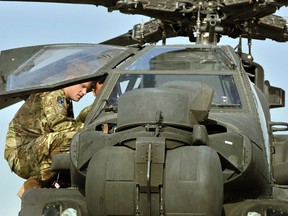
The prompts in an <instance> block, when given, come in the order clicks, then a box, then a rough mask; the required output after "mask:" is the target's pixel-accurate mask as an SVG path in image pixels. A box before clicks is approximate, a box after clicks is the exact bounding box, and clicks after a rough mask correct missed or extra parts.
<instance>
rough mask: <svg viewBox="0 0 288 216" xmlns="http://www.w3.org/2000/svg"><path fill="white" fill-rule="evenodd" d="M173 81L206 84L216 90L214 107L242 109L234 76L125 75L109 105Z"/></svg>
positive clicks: (116, 86)
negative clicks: (124, 96) (140, 91)
mask: <svg viewBox="0 0 288 216" xmlns="http://www.w3.org/2000/svg"><path fill="white" fill-rule="evenodd" d="M171 81H173V82H175V81H191V82H201V83H205V84H207V85H208V86H209V87H210V88H212V89H214V95H213V100H212V107H213V106H214V107H233V108H241V101H240V97H239V94H238V91H237V87H236V84H235V81H234V79H233V76H232V75H203V74H189V75H187V74H182V75H181V74H177V75H175V74H123V75H121V76H120V77H119V79H118V81H117V83H116V85H115V86H114V89H113V91H112V92H111V94H110V96H109V98H108V103H109V105H115V106H116V105H117V101H118V98H119V97H120V96H121V95H122V94H124V93H125V92H128V91H131V90H134V89H141V88H156V87H159V86H161V85H163V84H164V83H167V82H171Z"/></svg>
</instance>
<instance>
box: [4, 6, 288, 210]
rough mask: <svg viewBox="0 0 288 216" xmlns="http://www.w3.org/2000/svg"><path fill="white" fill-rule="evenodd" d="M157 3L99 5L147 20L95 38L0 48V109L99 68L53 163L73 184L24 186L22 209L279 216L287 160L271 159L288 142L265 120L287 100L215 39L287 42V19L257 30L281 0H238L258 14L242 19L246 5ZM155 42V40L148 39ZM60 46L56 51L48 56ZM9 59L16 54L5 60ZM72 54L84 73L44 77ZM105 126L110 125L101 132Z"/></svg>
mask: <svg viewBox="0 0 288 216" xmlns="http://www.w3.org/2000/svg"><path fill="white" fill-rule="evenodd" d="M88 3H91V2H88ZM92 3H94V2H92ZM164 3H165V2H158V5H157V4H155V2H149V4H148V3H147V2H143V3H142V2H141V3H138V2H137V3H135V2H120V1H119V2H116V3H113V2H108V3H107V2H97V4H99V5H102V4H105V5H104V6H106V7H108V9H109V10H114V9H117V8H118V9H120V10H121V11H123V12H125V13H126V12H127V13H128V12H129V13H139V14H144V15H149V16H152V17H154V16H155V17H156V19H152V20H151V21H150V22H148V23H145V24H140V25H136V26H135V27H134V29H133V31H130V32H128V33H127V34H124V35H122V36H120V37H117V38H114V39H111V40H108V41H105V42H103V43H101V44H97V45H87V44H75V45H51V46H37V47H29V48H25V49H24V48H23V49H22V50H21V49H20V50H19V49H17V50H7V51H5V52H2V53H1V67H2V66H3V65H4V67H3V68H1V69H2V71H4V72H7V73H6V75H7V77H5V76H2V82H3V84H5V91H4V89H2V90H1V92H2V93H1V98H3V99H4V101H3V103H2V101H1V105H2V104H5V105H7V104H10V103H12V102H13V101H12V102H11V99H18V100H19V98H20V99H21V97H23V96H25V95H27V94H31V93H34V92H38V91H46V90H53V89H56V88H59V86H65V85H68V84H71V83H72V84H73V83H77V82H80V81H83V80H92V79H94V78H95V77H98V76H102V75H103V74H108V77H107V80H106V82H105V85H104V86H103V89H102V92H101V94H100V95H99V97H97V98H96V100H95V102H94V104H93V108H92V111H91V112H90V113H89V116H88V118H87V120H86V128H85V130H84V131H82V132H79V133H78V134H77V135H76V136H75V137H74V139H73V141H72V143H71V155H69V156H68V155H58V156H57V157H55V158H54V160H53V165H54V167H53V169H54V170H55V171H57V172H59V173H60V175H61V173H64V172H67V171H68V173H69V174H70V175H71V187H69V188H59V189H51V188H43V189H32V190H30V191H27V192H26V194H25V195H24V197H23V200H22V209H21V212H20V215H61V214H62V215H65V214H66V215H184V214H185V215H285V214H288V211H287V207H286V206H287V205H286V204H287V198H286V197H287V186H286V184H287V179H286V178H285V161H281V159H285V157H283V158H281V155H279V154H281V153H282V152H284V151H285V147H286V146H285V144H286V141H287V137H286V136H278V135H276V134H273V132H274V131H277V130H281V129H278V128H275V126H277V125H279V124H276V123H273V122H271V121H270V117H269V109H271V108H276V107H283V106H284V100H285V97H284V96H285V94H284V91H283V90H282V89H280V88H276V87H273V86H270V84H269V82H268V81H264V79H263V78H264V71H263V69H262V67H261V66H260V65H258V64H257V63H255V62H253V61H252V59H251V54H250V53H249V54H248V55H245V54H243V53H242V52H241V46H239V49H238V52H235V51H234V50H233V49H232V48H231V47H229V46H218V45H217V41H218V40H219V34H227V35H229V36H231V37H236V36H235V35H238V36H240V35H241V37H247V38H248V39H249V40H250V39H252V38H256V39H264V38H271V39H273V40H276V41H279V42H283V41H287V22H286V21H285V20H283V19H281V18H280V17H273V16H272V18H271V19H272V21H273V22H272V21H271V20H270V21H271V23H272V26H273V25H276V24H277V26H276V27H275V26H274V27H275V29H274V28H273V34H272V32H271V30H270V29H271V26H269V27H268V30H267V28H266V27H267V23H265V25H262V26H261V25H260V26H258V22H259V20H258V19H260V18H259V17H262V16H264V15H267V14H269V13H271V11H274V10H275V7H276V8H277V7H279V6H281V4H282V5H284V6H285V2H276V3H274V2H273V4H271V5H270V3H271V2H269V3H268V2H264V3H262V4H259V11H258V10H257V8H258V7H257V6H255V5H254V4H253V6H252V5H249V4H250V3H249V4H248V3H247V4H248V6H247V8H249V9H251V10H248V12H247V13H248V14H250V13H252V12H253V13H254V12H255V14H253V15H251V17H250V16H248V15H247V16H244V15H243V14H242V15H240V16H239V10H238V8H237V6H239V7H241V8H242V7H243V5H246V3H244V4H242V3H243V2H241V4H240V3H239V5H238V4H236V5H232V6H231V7H230V6H229V7H228V8H226V7H225V5H224V6H223V5H221V6H222V7H223V10H221V9H220V8H218V7H220V5H217V2H214V1H213V2H206V1H205V2H195V5H196V6H195V5H193V4H194V2H188V3H190V5H189V4H188V3H187V4H186V3H185V5H184V3H183V4H182V5H181V4H180V3H179V2H175V4H174V5H173V4H172V3H171V2H166V3H167V5H166V7H165V6H163V4H164ZM176 3H177V4H180V6H177V8H176V5H177V4H176ZM206 3H207V5H206V6H205V4H206ZM138 4H139V5H138ZM140 4H143V5H142V6H140ZM202 4H204V6H203V5H202ZM214 4H216V5H217V7H216V6H215V5H214ZM257 4H258V3H257ZM266 4H267V5H266ZM286 4H287V3H286ZM144 5H145V6H144ZM155 5H156V6H155ZM168 5H169V7H168ZM199 5H201V7H200V6H199ZM275 5H276V6H275ZM266 6H267V8H268V9H267V8H265V7H266ZM270 6H271V8H270ZM202 7H204V8H205V7H206V8H205V9H202ZM251 7H252V8H253V10H252V8H251ZM134 8H135V10H134ZM199 8H200V9H199ZM263 8H265V9H263ZM228 9H229V10H228ZM241 10H243V8H242V9H241ZM155 11H157V13H156V12H155ZM232 11H233V12H232ZM244 11H246V10H244ZM225 12H226V13H225ZM170 14H173V15H175V16H171V15H170ZM183 14H184V15H183ZM211 14H212V15H211ZM233 14H237V16H236V17H233ZM219 15H221V16H222V17H221V18H219V19H218V16H219ZM225 16H227V17H229V19H228V20H229V21H227V20H226V21H225V19H224V17H225ZM207 17H208V18H207ZM241 17H246V18H245V19H247V20H248V21H249V22H248V21H247V22H246V20H244V21H242V20H241V19H240V18H241ZM264 17H266V16H264ZM250 18H251V19H252V20H253V22H252V21H251V20H250ZM222 19H224V21H222ZM211 20H212V21H211ZM231 20H232V21H234V22H235V23H237V22H238V23H237V25H236V24H235V26H234V25H233V23H231V22H232V21H231ZM260 20H261V19H260ZM268 20H269V19H268ZM230 21H231V22H230ZM256 21H257V22H256ZM262 21H263V20H262ZM189 22H191V23H192V24H189ZM243 22H245V23H243ZM179 23H180V24H179ZM207 23H208V24H207ZM222 23H223V25H222ZM255 23H257V24H255ZM260 23H261V22H260ZM268 23H269V22H268ZM271 23H270V24H271ZM275 23H276V24H275ZM281 23H282V24H283V25H281ZM246 25H247V26H246ZM249 25H250V27H249ZM278 25H279V26H281V27H280V28H278ZM192 27H193V28H192ZM233 27H234V28H233ZM191 28H192V29H191ZM245 28H247V30H248V31H246V30H245ZM265 29H266V30H265ZM153 30H155V31H153ZM274 30H275V31H274ZM277 30H279V31H277ZM242 31H243V32H242ZM192 32H194V33H196V37H194V35H192V34H191V35H190V33H192ZM183 35H186V36H187V35H188V37H189V38H190V40H191V41H192V42H196V45H187V46H186V45H184V46H183V45H182V46H178V45H177V46H176V45H175V46H168V45H164V44H165V39H166V37H170V36H183ZM159 39H160V40H162V41H163V46H156V45H149V46H148V45H147V46H146V45H145V44H146V43H147V42H149V43H150V42H152V43H154V42H156V41H158V40H159ZM119 44H120V45H124V46H119ZM69 52H70V53H71V54H69V55H67V53H69ZM59 53H65V56H64V57H63V58H61V59H59V58H55V59H54V58H53V56H59V55H57V54H59ZM51 54H54V55H51ZM16 55H17V56H18V55H19V56H22V58H13V64H9V59H11V57H14V56H16ZM47 56H52V57H51V59H47ZM79 57H80V58H81V59H83V58H84V59H87V61H89V63H90V64H91V65H94V66H95V70H94V73H93V74H82V77H80V76H79V77H78V78H77V79H74V80H72V81H71V80H65V79H64V81H62V82H60V84H59V83H58V84H55V81H54V80H50V82H48V81H47V79H49V78H50V77H57V76H58V77H57V78H56V79H59V77H61V68H62V67H61V65H62V64H65V63H67V61H68V60H71V59H73V58H79ZM15 59H16V60H19V62H17V63H15ZM39 60H42V62H41V61H39ZM52 60H55V61H52ZM37 62H41V63H42V65H41V63H40V64H36V63H37ZM47 62H52V63H51V64H50V65H47ZM3 63H5V64H3ZM11 65H12V66H11ZM19 65H20V66H19ZM5 67H6V68H5ZM27 68H28V70H27ZM51 68H54V70H49V69H51ZM55 68H59V70H56V71H55ZM11 71H15V73H11V74H9V73H10V72H11ZM26 72H28V74H29V76H32V77H33V79H31V78H28V76H26V75H27V74H26ZM51 73H54V74H51ZM4 74H5V73H4ZM62 80H63V79H62ZM35 83H37V85H39V83H40V84H41V85H40V87H39V86H37V89H36V87H35V86H33V85H35ZM27 86H29V88H27ZM131 101H132V102H133V105H131ZM103 125H108V128H109V130H108V132H106V133H103V131H102V126H103ZM283 125H284V126H287V125H286V124H284V123H283ZM285 130H286V129H285ZM281 148H282V149H281ZM67 156H68V157H67ZM60 161H62V162H63V161H64V162H65V163H64V164H63V163H60ZM283 165H284V166H283ZM276 171H278V173H276ZM282 174H283V176H281V175H282Z"/></svg>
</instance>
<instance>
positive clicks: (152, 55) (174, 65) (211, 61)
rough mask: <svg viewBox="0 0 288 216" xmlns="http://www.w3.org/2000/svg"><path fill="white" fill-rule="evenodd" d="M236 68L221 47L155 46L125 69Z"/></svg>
mask: <svg viewBox="0 0 288 216" xmlns="http://www.w3.org/2000/svg"><path fill="white" fill-rule="evenodd" d="M233 68H234V64H233V61H232V60H231V59H230V58H229V57H228V56H227V55H226V54H225V53H224V52H223V51H222V50H221V49H208V48H206V49H204V48H202V49H200V48H193V49H192V48H183V47H182V48H179V47H154V48H153V49H151V50H149V51H148V52H146V53H145V54H144V55H143V56H141V57H140V58H138V59H137V60H136V61H135V62H133V63H132V64H130V65H129V66H127V67H126V68H125V70H188V71H194V70H197V71H207V70H209V71H221V70H230V69H233Z"/></svg>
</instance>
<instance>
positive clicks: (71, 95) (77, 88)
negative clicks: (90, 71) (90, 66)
mask: <svg viewBox="0 0 288 216" xmlns="http://www.w3.org/2000/svg"><path fill="white" fill-rule="evenodd" d="M91 84H92V82H85V83H80V84H76V85H73V86H68V87H66V88H64V92H65V96H66V97H67V99H68V100H73V101H79V100H80V99H81V98H82V97H83V96H84V95H86V93H88V92H89V91H90V89H91Z"/></svg>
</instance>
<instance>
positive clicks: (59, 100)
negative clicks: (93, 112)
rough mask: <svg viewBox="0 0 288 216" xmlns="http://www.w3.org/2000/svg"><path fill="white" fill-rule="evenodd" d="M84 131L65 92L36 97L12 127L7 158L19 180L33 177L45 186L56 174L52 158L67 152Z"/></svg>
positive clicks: (19, 114) (25, 107)
mask: <svg viewBox="0 0 288 216" xmlns="http://www.w3.org/2000/svg"><path fill="white" fill-rule="evenodd" d="M82 128H83V123H81V122H76V120H75V119H74V116H73V108H72V103H71V101H67V100H66V97H65V94H64V90H63V89H61V90H56V91H52V92H44V93H39V94H33V95H31V96H30V97H29V98H28V99H27V100H26V102H25V103H24V104H23V105H22V107H21V108H20V109H19V111H18V112H17V113H16V115H15V117H14V119H13V120H12V121H11V122H10V124H9V129H8V133H7V136H6V147H5V159H6V160H7V161H8V164H9V166H10V168H11V170H12V171H13V172H15V173H16V174H17V175H19V176H20V177H22V178H25V179H27V178H29V177H30V176H33V177H35V178H36V179H38V180H39V181H40V182H41V184H45V182H47V181H48V180H50V179H51V178H52V177H53V176H54V175H55V173H53V172H52V171H51V170H50V166H51V162H52V160H51V157H52V156H53V155H54V154H57V153H65V152H67V153H68V152H69V147H70V141H71V138H72V137H73V136H74V134H75V133H76V132H77V131H78V130H80V129H82Z"/></svg>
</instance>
